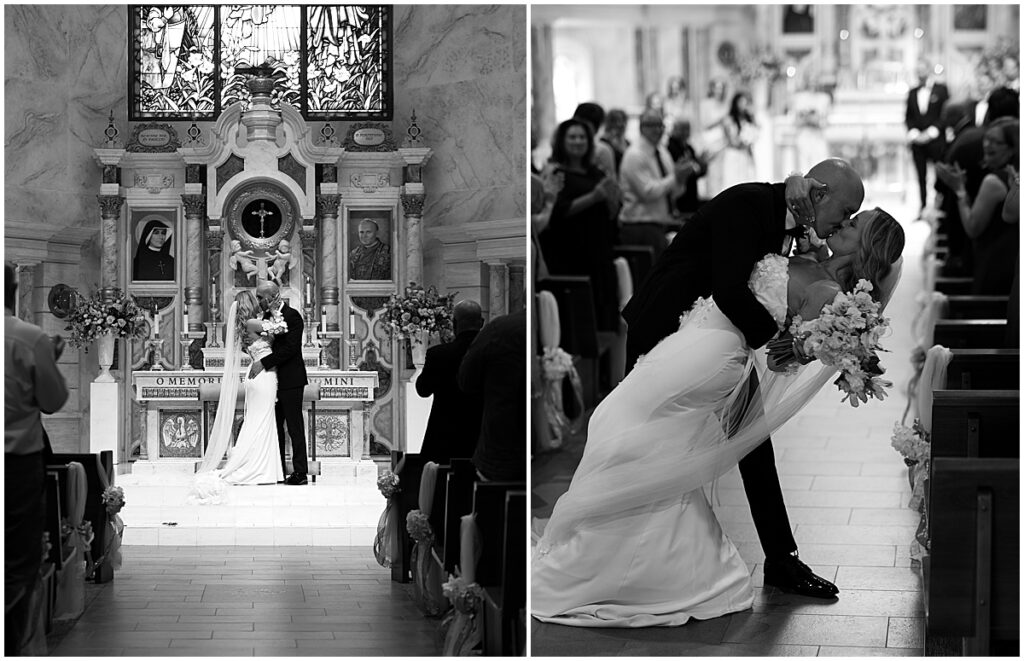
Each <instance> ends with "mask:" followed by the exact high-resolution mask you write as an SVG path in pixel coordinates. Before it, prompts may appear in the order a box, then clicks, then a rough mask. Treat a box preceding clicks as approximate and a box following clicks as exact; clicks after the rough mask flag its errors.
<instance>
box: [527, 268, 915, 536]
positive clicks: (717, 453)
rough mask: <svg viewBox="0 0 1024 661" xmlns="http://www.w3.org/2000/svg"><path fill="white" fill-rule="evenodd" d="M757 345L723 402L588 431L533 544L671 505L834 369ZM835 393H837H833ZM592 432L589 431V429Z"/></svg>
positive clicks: (890, 282)
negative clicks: (770, 363)
mask: <svg viewBox="0 0 1024 661" xmlns="http://www.w3.org/2000/svg"><path fill="white" fill-rule="evenodd" d="M900 266H902V259H901V260H900V261H899V262H897V263H896V264H894V265H893V269H892V270H891V272H890V274H889V276H887V277H886V278H885V280H883V282H882V283H880V289H881V292H880V294H881V296H880V298H881V301H882V304H883V306H884V305H885V304H887V303H888V301H889V300H890V299H891V298H892V292H893V290H894V289H895V287H896V284H897V283H898V281H899V278H900ZM765 357H766V352H765V350H764V349H760V350H757V351H753V352H751V361H750V362H749V363H748V369H753V370H756V372H757V374H758V377H759V383H758V385H757V388H756V389H755V388H753V387H752V384H753V380H751V379H747V378H743V379H741V380H740V383H739V385H737V387H736V388H735V389H734V390H733V392H732V393H731V394H730V395H729V397H727V398H726V399H725V400H723V401H718V402H714V403H709V404H707V405H704V406H699V407H696V408H693V409H690V410H687V411H684V412H681V413H679V414H676V415H673V416H671V417H661V418H656V419H653V420H651V421H650V422H647V423H645V424H643V425H640V426H638V427H633V428H631V429H629V430H626V431H624V432H622V433H620V434H615V435H608V436H604V435H601V434H589V435H588V440H587V452H586V453H585V454H584V456H583V460H582V461H581V462H580V465H579V467H578V468H577V469H576V473H575V474H574V475H573V479H572V485H571V486H570V489H569V491H568V492H567V493H566V494H565V495H563V496H562V497H561V498H560V499H559V500H558V502H557V503H556V505H555V509H554V512H553V513H552V517H551V520H550V522H549V523H548V525H547V527H546V529H545V531H544V537H543V539H542V540H541V541H540V545H539V547H538V550H539V551H540V552H541V553H544V552H546V550H547V549H548V548H550V547H551V546H554V545H557V544H560V543H563V542H565V541H567V540H568V539H569V537H570V536H571V535H572V532H573V530H575V529H576V528H578V527H579V526H581V525H587V526H598V527H599V526H601V525H602V523H604V522H609V523H611V522H614V521H615V520H617V519H619V518H621V517H623V516H629V515H630V514H633V513H636V514H639V513H641V512H642V511H643V508H647V507H651V506H654V505H657V504H659V503H663V504H664V505H665V506H672V505H673V503H676V502H678V499H679V498H680V497H681V496H682V495H683V494H685V493H688V492H690V491H693V490H694V489H698V488H700V487H702V486H704V485H706V484H709V483H710V482H712V481H713V480H715V479H716V478H718V477H721V476H722V475H723V474H725V473H726V472H727V471H728V470H730V469H731V468H732V467H733V466H735V465H736V464H737V463H739V460H740V459H742V458H743V457H745V456H746V455H747V454H748V453H749V452H750V451H751V450H753V449H754V448H756V447H757V446H758V445H760V444H761V443H762V442H764V440H765V439H766V438H768V437H769V436H770V435H771V434H773V433H774V432H775V431H777V430H778V429H779V428H780V427H782V426H783V425H784V424H785V423H787V422H788V421H789V420H790V419H792V418H793V416H794V415H796V414H797V413H798V412H799V411H800V410H801V409H802V408H803V407H804V406H806V405H807V403H808V402H810V401H811V400H812V399H813V398H814V397H815V396H816V395H817V394H818V393H819V391H820V390H821V388H822V387H823V386H825V385H826V384H827V383H828V382H829V381H830V380H832V379H833V378H834V377H835V375H836V373H837V371H838V370H837V369H836V368H834V367H827V366H824V365H822V364H821V363H818V362H814V363H810V364H808V365H802V366H801V367H800V368H799V370H798V371H797V373H796V374H795V375H793V374H782V373H777V372H772V371H770V370H768V369H767V366H766V360H765ZM834 394H835V396H837V397H838V396H839V395H838V393H834ZM591 431H593V430H591Z"/></svg>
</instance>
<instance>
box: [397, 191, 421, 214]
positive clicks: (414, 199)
mask: <svg viewBox="0 0 1024 661" xmlns="http://www.w3.org/2000/svg"><path fill="white" fill-rule="evenodd" d="M425 199H426V195H422V194H418V193H417V194H409V193H402V209H403V210H404V211H405V215H406V216H422V215H423V202H424V200H425Z"/></svg>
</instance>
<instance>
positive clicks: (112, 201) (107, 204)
mask: <svg viewBox="0 0 1024 661" xmlns="http://www.w3.org/2000/svg"><path fill="white" fill-rule="evenodd" d="M96 199H97V200H99V201H100V215H101V216H103V217H104V218H117V217H118V216H119V215H121V205H122V204H124V198H122V197H121V196H119V195H97V196H96Z"/></svg>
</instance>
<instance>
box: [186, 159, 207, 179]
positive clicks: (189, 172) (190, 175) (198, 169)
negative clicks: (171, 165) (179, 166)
mask: <svg viewBox="0 0 1024 661" xmlns="http://www.w3.org/2000/svg"><path fill="white" fill-rule="evenodd" d="M185 183H186V184H201V183H203V166H202V165H200V164H199V163H189V164H187V165H186V166H185Z"/></svg>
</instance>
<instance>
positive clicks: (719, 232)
mask: <svg viewBox="0 0 1024 661" xmlns="http://www.w3.org/2000/svg"><path fill="white" fill-rule="evenodd" d="M863 200H864V185H863V183H862V182H861V179H860V176H859V175H858V174H857V173H856V172H854V171H853V169H852V168H851V167H850V165H849V163H847V162H846V161H842V160H839V159H829V160H826V161H822V162H821V163H819V164H817V165H815V166H814V167H813V168H811V170H810V171H809V172H808V173H807V177H806V178H800V177H791V178H790V179H789V180H787V183H786V184H767V183H750V184H740V185H738V186H733V187H732V188H729V189H727V190H725V191H723V192H722V193H720V194H719V195H718V196H716V197H715V198H714V199H712V200H711V201H710V202H708V203H707V204H705V205H704V206H703V207H701V209H700V210H699V211H698V212H697V213H696V214H695V215H694V216H693V218H692V219H691V220H690V221H689V222H688V223H686V225H685V226H684V227H683V228H682V229H681V230H680V231H679V233H678V234H676V236H675V238H674V239H673V241H672V243H671V245H669V247H668V248H667V249H666V250H665V252H664V253H663V254H662V255H661V257H660V258H659V259H658V261H657V262H655V264H654V267H653V268H652V269H651V271H650V273H648V275H647V277H646V278H645V279H644V281H643V282H642V283H641V284H640V287H639V288H638V289H637V290H636V292H635V293H634V295H633V298H632V299H631V300H630V301H629V304H628V305H626V307H625V308H624V309H623V311H622V316H623V318H624V319H625V320H626V322H627V323H628V324H629V330H628V333H627V335H626V361H627V363H626V366H627V370H628V369H632V367H633V365H635V364H636V360H637V358H639V356H640V355H641V354H644V353H647V352H648V351H650V350H651V349H652V348H654V345H656V344H657V343H658V342H659V341H660V340H661V339H662V338H665V337H667V336H668V335H670V334H672V333H674V332H675V331H676V330H678V329H679V317H680V315H682V314H683V313H684V312H685V311H686V310H688V309H689V308H690V307H691V306H692V305H693V303H694V301H696V300H697V298H698V297H701V296H704V297H707V296H711V295H713V296H714V299H715V302H716V303H717V304H718V307H719V308H720V309H721V310H722V312H723V313H724V314H725V315H726V316H727V317H728V318H729V319H730V321H732V322H733V324H735V326H736V328H738V329H739V330H740V331H741V332H742V333H743V336H744V338H745V339H746V341H747V344H748V345H749V346H750V347H752V348H759V347H761V346H763V345H764V344H765V343H766V342H767V341H768V340H769V339H771V338H772V336H774V335H775V334H776V332H778V327H777V326H776V324H775V320H774V319H773V318H772V316H771V314H769V313H768V311H767V310H766V309H765V308H764V306H762V305H761V304H760V303H758V302H757V299H756V298H755V297H754V294H753V293H752V292H751V291H750V289H749V287H748V286H747V281H748V280H749V279H750V274H751V271H753V268H754V265H755V264H756V263H757V262H758V261H759V260H760V259H761V258H763V257H764V256H765V255H767V254H769V253H780V254H787V253H788V250H787V247H788V245H789V244H790V237H791V236H792V234H793V233H794V232H793V231H791V230H796V229H797V225H798V224H799V225H812V226H813V227H814V230H815V232H816V233H817V234H818V236H819V237H821V238H823V239H824V238H825V237H827V236H828V235H830V234H831V233H832V232H834V231H835V230H836V229H838V227H839V225H840V224H842V222H843V221H845V220H847V219H849V217H850V216H851V215H853V214H854V213H855V212H856V211H857V210H858V209H859V208H860V205H861V202H863ZM787 207H788V209H787ZM769 365H770V366H773V363H772V361H771V360H769ZM773 368H774V366H773ZM748 387H749V390H748V393H752V392H754V391H755V389H756V387H757V377H756V375H755V374H753V373H752V376H751V382H750V383H749V384H748ZM748 396H749V395H748ZM739 466H740V475H741V476H742V477H743V487H744V489H745V491H746V494H747V500H748V502H749V504H750V512H751V515H752V517H753V519H754V525H755V527H756V528H757V534H758V538H759V539H760V540H761V547H762V548H763V549H764V552H765V564H764V581H765V584H766V585H773V586H775V587H778V588H780V589H782V590H785V591H787V592H796V593H798V594H803V595H807V596H811V597H819V598H826V599H827V598H834V596H835V595H836V594H837V593H838V592H839V591H838V590H837V589H836V587H835V585H833V584H832V583H830V582H828V581H826V580H825V579H823V578H820V577H819V576H816V575H815V574H814V573H813V572H812V571H811V570H810V568H809V567H807V565H805V564H804V563H803V562H801V561H800V560H799V558H798V557H797V556H796V550H797V548H796V541H795V540H794V539H793V532H792V528H791V527H790V524H789V516H788V514H787V513H786V504H785V502H784V501H783V499H782V487H781V486H780V484H779V475H778V471H777V469H776V467H775V454H774V452H773V450H772V444H771V439H770V438H768V439H766V440H765V442H764V443H762V444H761V445H759V446H758V447H757V448H755V449H754V450H753V451H752V452H751V453H750V454H748V455H747V456H746V457H744V458H743V459H742V460H741V461H740V464H739Z"/></svg>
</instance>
